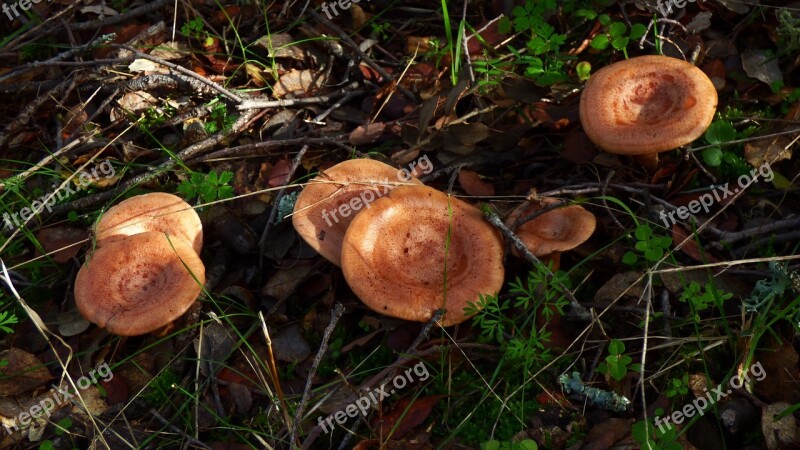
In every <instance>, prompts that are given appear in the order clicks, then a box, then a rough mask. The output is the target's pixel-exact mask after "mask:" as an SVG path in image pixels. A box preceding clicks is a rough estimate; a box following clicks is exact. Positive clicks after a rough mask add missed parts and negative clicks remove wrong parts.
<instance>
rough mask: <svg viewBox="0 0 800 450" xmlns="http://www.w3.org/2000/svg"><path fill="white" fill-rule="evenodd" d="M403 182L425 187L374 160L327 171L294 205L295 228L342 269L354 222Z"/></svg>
mask: <svg viewBox="0 0 800 450" xmlns="http://www.w3.org/2000/svg"><path fill="white" fill-rule="evenodd" d="M400 183H411V184H418V185H421V184H422V182H421V181H419V180H418V179H416V178H414V177H409V176H407V175H405V174H404V173H403V172H402V171H399V170H398V169H395V168H394V167H392V166H390V165H388V164H384V163H382V162H379V161H375V160H372V159H351V160H348V161H344V162H341V163H339V164H336V165H335V166H333V167H331V168H330V169H327V170H325V171H323V172H322V173H321V174H320V176H318V177H316V178H314V179H313V180H311V182H310V183H309V184H308V186H306V187H305V188H304V189H303V191H302V192H301V193H300V195H299V196H298V197H297V201H296V202H295V205H294V214H293V215H292V225H294V229H295V230H297V234H299V235H300V237H302V238H303V240H304V241H306V242H307V243H308V245H310V246H311V248H313V249H314V250H316V251H317V252H318V253H319V254H320V255H322V256H323V257H325V259H327V260H328V261H330V262H332V263H334V264H336V265H337V266H341V265H342V264H341V258H342V256H341V255H342V240H343V239H344V234H345V231H347V227H348V226H350V222H351V221H352V220H353V218H354V217H355V216H356V215H357V214H358V213H359V212H360V211H361V210H363V209H370V208H371V207H372V202H374V201H375V200H377V199H379V198H381V197H382V196H384V195H386V194H388V193H389V192H390V191H391V190H392V189H394V188H396V187H397V186H398V185H399V184H400Z"/></svg>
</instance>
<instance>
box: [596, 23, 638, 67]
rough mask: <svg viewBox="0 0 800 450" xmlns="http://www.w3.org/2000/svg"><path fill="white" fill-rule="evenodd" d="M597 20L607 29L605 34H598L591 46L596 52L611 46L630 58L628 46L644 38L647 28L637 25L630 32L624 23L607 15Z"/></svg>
mask: <svg viewBox="0 0 800 450" xmlns="http://www.w3.org/2000/svg"><path fill="white" fill-rule="evenodd" d="M597 20H598V21H599V22H600V24H602V25H603V26H604V27H605V31H606V32H605V33H601V34H598V35H597V36H595V37H594V38H593V39H592V42H591V43H590V44H589V45H591V46H592V48H594V49H596V50H605V49H606V48H608V46H609V45H611V48H613V49H614V50H617V51H620V52H622V53H623V54H624V55H625V59H627V58H628V50H627V49H628V44H630V42H631V41H632V40H633V41H635V40H637V39H639V38H641V37H642V36H644V34H645V33H646V32H647V27H645V26H644V25H642V24H641V23H635V24H633V25H632V26H631V29H630V32H628V26H627V25H625V23H623V22H614V21H612V20H611V17H609V16H608V15H607V14H601V15H600V16H599V17H598V18H597Z"/></svg>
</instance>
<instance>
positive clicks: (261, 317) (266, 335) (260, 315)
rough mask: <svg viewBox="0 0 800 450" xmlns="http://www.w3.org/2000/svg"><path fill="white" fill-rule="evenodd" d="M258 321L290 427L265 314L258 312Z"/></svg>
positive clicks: (276, 389) (280, 400)
mask: <svg viewBox="0 0 800 450" xmlns="http://www.w3.org/2000/svg"><path fill="white" fill-rule="evenodd" d="M258 319H259V320H260V321H261V331H263V332H264V339H265V340H266V343H267V356H268V357H269V359H268V360H267V366H268V367H269V374H270V377H271V378H272V384H273V385H274V386H275V393H276V394H277V395H278V401H279V402H281V410H282V412H283V417H284V420H285V421H286V423H287V425H288V424H289V423H292V418H291V417H289V405H288V404H287V403H286V396H285V395H283V388H282V387H281V378H280V375H278V366H277V364H275V354H274V353H273V352H272V337H270V335H269V328H267V321H266V320H264V313H263V312H261V311H259V312H258ZM337 320H338V319H337ZM267 387H269V386H267ZM292 441H294V439H292ZM290 442H291V441H290Z"/></svg>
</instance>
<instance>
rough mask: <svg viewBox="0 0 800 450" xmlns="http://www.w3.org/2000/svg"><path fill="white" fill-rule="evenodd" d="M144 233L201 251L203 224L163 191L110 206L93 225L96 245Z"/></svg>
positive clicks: (175, 198) (182, 203)
mask: <svg viewBox="0 0 800 450" xmlns="http://www.w3.org/2000/svg"><path fill="white" fill-rule="evenodd" d="M146 231H160V232H162V233H167V234H169V235H171V236H176V237H179V238H181V239H183V240H185V241H187V242H189V243H190V244H191V245H192V248H193V249H194V251H195V252H196V253H197V254H198V255H199V254H200V250H202V249H203V225H202V223H201V222H200V217H199V216H198V215H197V212H195V210H194V209H193V208H192V206H191V205H189V204H188V203H186V202H185V201H183V200H182V199H181V198H180V197H178V196H176V195H172V194H167V193H164V192H152V193H149V194H143V195H137V196H135V197H131V198H129V199H127V200H123V201H122V202H120V203H119V204H117V205H115V206H113V207H111V208H110V209H109V210H108V211H106V212H105V214H103V216H102V217H101V218H100V220H99V221H98V222H97V224H96V225H95V235H96V236H97V246H98V247H101V246H103V245H107V244H109V243H111V242H115V241H118V240H121V239H124V238H126V237H128V236H132V235H135V234H139V233H143V232H146Z"/></svg>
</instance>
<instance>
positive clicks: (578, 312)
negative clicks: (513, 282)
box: [483, 211, 592, 321]
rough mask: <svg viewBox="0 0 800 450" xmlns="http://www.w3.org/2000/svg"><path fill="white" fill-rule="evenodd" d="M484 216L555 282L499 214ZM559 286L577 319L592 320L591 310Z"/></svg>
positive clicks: (485, 212) (485, 213)
mask: <svg viewBox="0 0 800 450" xmlns="http://www.w3.org/2000/svg"><path fill="white" fill-rule="evenodd" d="M483 216H484V217H485V218H486V220H488V221H489V223H491V224H492V225H494V226H495V227H496V228H497V229H499V230H500V231H501V232H502V233H503V235H505V236H506V238H508V239H509V240H510V241H511V242H512V243H513V244H514V247H516V249H517V251H519V252H520V253H521V254H522V255H523V256H525V259H526V260H527V261H528V262H529V263H531V265H533V266H536V267H541V268H543V269H544V271H545V273H546V276H547V278H548V280H550V281H553V272H551V271H550V268H549V267H547V265H545V264H543V263H542V262H541V261H539V258H537V257H536V256H534V255H533V253H531V251H530V250H528V248H527V247H525V244H523V243H522V241H521V240H520V239H519V237H517V235H516V234H514V232H512V231H511V230H509V229H508V227H507V226H506V224H504V223H503V221H502V220H500V217H499V216H498V215H497V214H495V213H493V212H491V211H484V213H483ZM558 284H559V285H560V288H561V290H562V292H563V293H564V295H565V296H566V297H567V299H568V300H569V303H570V306H571V308H572V312H573V314H575V317H576V318H578V319H579V320H583V321H588V320H591V318H592V315H591V313H589V310H587V309H586V308H584V307H583V305H581V304H580V303H578V300H577V299H575V296H574V295H573V294H572V292H571V291H570V290H569V289H568V288H567V287H566V286H564V285H563V284H561V283H560V282H559V283H558Z"/></svg>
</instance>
